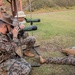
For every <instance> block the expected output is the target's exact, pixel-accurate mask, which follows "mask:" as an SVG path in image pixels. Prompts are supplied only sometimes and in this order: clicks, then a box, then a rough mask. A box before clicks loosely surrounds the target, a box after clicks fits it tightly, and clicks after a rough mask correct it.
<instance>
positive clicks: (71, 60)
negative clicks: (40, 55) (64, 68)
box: [46, 56, 75, 66]
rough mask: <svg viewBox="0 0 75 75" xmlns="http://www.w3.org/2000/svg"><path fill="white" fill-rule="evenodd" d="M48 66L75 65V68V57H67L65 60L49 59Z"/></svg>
mask: <svg viewBox="0 0 75 75" xmlns="http://www.w3.org/2000/svg"><path fill="white" fill-rule="evenodd" d="M46 63H47V64H49V63H50V64H66V65H74V66H75V57H74V56H67V57H63V58H60V57H59V58H52V57H50V58H47V60H46Z"/></svg>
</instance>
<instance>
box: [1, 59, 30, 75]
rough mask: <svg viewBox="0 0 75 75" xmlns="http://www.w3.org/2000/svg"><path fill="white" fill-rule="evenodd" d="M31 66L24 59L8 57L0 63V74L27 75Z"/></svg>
mask: <svg viewBox="0 0 75 75" xmlns="http://www.w3.org/2000/svg"><path fill="white" fill-rule="evenodd" d="M30 69H31V66H30V65H29V63H28V62H26V60H24V59H16V60H15V59H9V60H6V61H5V62H3V63H2V64H0V75H2V72H3V71H4V72H6V75H29V72H30Z"/></svg>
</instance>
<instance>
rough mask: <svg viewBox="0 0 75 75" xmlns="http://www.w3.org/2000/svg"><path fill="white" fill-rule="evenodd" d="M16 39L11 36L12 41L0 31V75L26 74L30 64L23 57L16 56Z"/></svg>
mask: <svg viewBox="0 0 75 75" xmlns="http://www.w3.org/2000/svg"><path fill="white" fill-rule="evenodd" d="M17 42H18V40H17V39H16V38H13V41H12V43H10V42H9V41H8V39H7V36H6V35H3V34H1V33H0V75H2V74H3V73H5V74H4V75H28V74H29V72H30V70H31V66H30V64H29V63H28V62H27V61H26V60H24V59H23V58H20V57H18V58H17V57H16V53H15V50H16V49H17V45H18V43H17Z"/></svg>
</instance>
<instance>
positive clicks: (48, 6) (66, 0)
mask: <svg viewBox="0 0 75 75" xmlns="http://www.w3.org/2000/svg"><path fill="white" fill-rule="evenodd" d="M17 1H18V0H17ZM22 1H23V10H24V11H25V12H29V11H30V4H29V0H22ZM3 2H4V3H3V4H4V6H6V7H7V9H8V10H9V8H10V6H9V4H7V2H6V0H3ZM30 2H31V7H32V8H31V10H32V11H33V12H34V11H41V12H46V11H54V10H66V9H75V0H30ZM18 6H19V5H18ZM42 10H43V11H42Z"/></svg>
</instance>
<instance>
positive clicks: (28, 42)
mask: <svg viewBox="0 0 75 75" xmlns="http://www.w3.org/2000/svg"><path fill="white" fill-rule="evenodd" d="M19 24H20V25H21V24H25V23H22V22H20V23H19ZM13 25H14V26H18V22H17V19H14V21H13ZM19 40H20V41H21V46H22V49H23V50H24V49H26V47H27V50H30V48H29V47H32V46H34V44H35V42H36V38H35V37H34V36H29V34H28V32H24V34H23V36H22V37H21V38H20V39H19Z"/></svg>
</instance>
